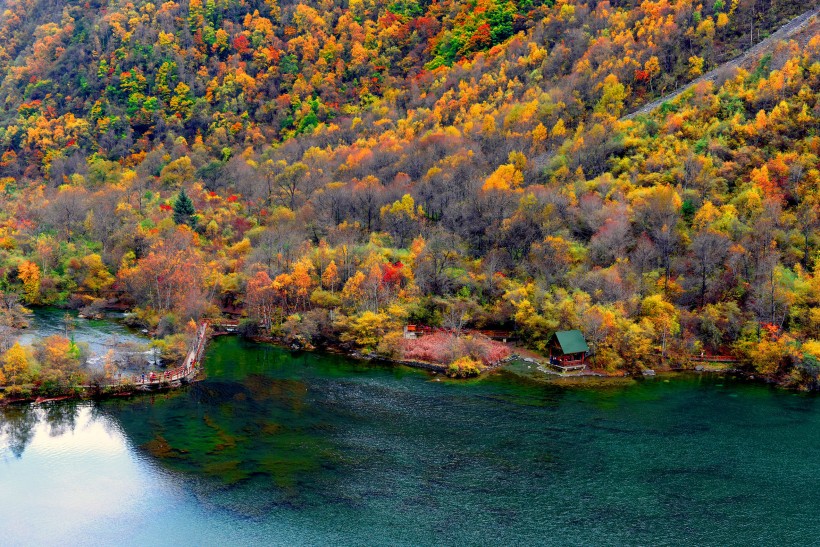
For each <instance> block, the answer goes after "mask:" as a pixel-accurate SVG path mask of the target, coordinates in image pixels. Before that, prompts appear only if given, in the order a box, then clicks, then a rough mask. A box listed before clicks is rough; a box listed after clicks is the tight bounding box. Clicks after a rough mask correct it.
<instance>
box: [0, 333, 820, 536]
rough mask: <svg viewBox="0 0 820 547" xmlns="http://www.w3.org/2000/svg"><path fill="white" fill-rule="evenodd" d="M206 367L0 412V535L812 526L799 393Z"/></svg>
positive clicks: (714, 530) (754, 531) (230, 359)
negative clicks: (76, 399) (120, 396)
mask: <svg viewBox="0 0 820 547" xmlns="http://www.w3.org/2000/svg"><path fill="white" fill-rule="evenodd" d="M206 367H207V373H208V378H207V380H206V381H204V382H202V383H200V384H197V385H195V386H192V387H190V388H187V389H183V390H179V391H174V392H170V393H165V394H153V395H146V396H139V397H135V398H133V399H128V400H109V401H103V402H101V403H87V402H81V403H56V404H50V405H43V406H26V407H10V408H5V409H0V492H3V494H4V495H3V496H0V529H2V530H3V532H4V534H6V535H5V536H4V537H3V542H4V543H6V542H8V543H11V544H32V543H43V542H46V543H55V542H57V541H58V540H59V539H60V538H64V537H81V536H66V535H65V534H66V533H67V532H66V529H68V533H71V532H72V531H73V532H74V533H77V534H82V533H83V532H82V530H89V529H94V526H95V525H97V526H99V524H98V523H100V522H105V526H104V527H100V529H99V530H98V531H97V532H98V535H95V536H94V537H93V538H92V539H90V540H89V543H92V542H93V543H116V542H118V541H120V542H122V539H123V538H126V539H127V540H129V541H127V543H139V544H143V543H144V544H155V543H164V544H168V543H174V542H177V543H180V542H181V543H185V544H192V543H195V544H199V543H203V544H258V543H271V542H274V543H281V544H288V545H292V544H334V545H337V544H338V545H342V544H373V543H380V544H390V545H401V544H486V543H491V544H502V545H506V544H543V543H557V544H570V543H571V544H599V543H605V542H607V541H608V542H610V543H613V544H622V543H641V544H670V543H682V542H683V541H684V540H685V541H687V542H689V543H711V544H714V543H735V542H752V541H753V540H754V539H755V538H758V539H759V537H764V535H765V537H767V538H769V539H770V540H771V543H773V544H786V543H790V542H792V543H793V542H794V539H795V538H796V537H797V538H799V537H800V536H799V535H798V534H802V537H810V536H809V535H808V534H810V533H813V532H816V531H817V530H813V528H818V527H819V526H818V525H817V524H815V522H816V519H814V518H813V513H812V511H813V507H816V506H817V505H818V504H820V494H818V493H817V492H816V491H815V489H811V488H805V485H806V484H813V481H814V479H815V477H816V476H817V473H818V472H820V464H818V463H817V462H820V408H819V407H818V404H817V403H818V401H817V399H815V398H811V397H802V396H793V395H791V394H788V393H784V392H780V391H770V390H768V389H767V388H765V387H760V386H750V385H747V384H743V383H737V382H733V381H732V380H731V379H726V380H711V381H710V380H709V379H707V378H703V379H701V378H696V377H694V378H688V377H680V378H679V379H678V380H676V381H673V382H670V383H665V382H664V381H663V380H662V379H658V380H649V381H645V382H632V383H628V384H623V385H618V386H615V387H611V388H608V389H592V388H590V387H583V388H569V387H564V388H555V387H551V386H548V385H544V384H542V383H539V382H537V381H534V380H532V379H521V378H520V376H518V375H512V374H499V375H495V376H492V377H490V378H486V379H482V380H480V381H476V382H449V381H441V382H437V381H435V380H433V379H431V378H430V377H429V376H427V375H425V374H423V373H418V372H415V371H409V370H406V369H394V368H378V367H372V366H362V365H361V364H360V363H357V362H353V361H348V360H346V359H343V358H339V357H331V356H319V355H310V356H300V358H299V359H294V358H293V357H292V356H291V354H289V353H287V352H284V351H281V350H276V349H272V348H268V347H266V346H248V345H244V344H243V343H242V342H240V341H239V340H236V339H220V340H215V341H214V342H213V343H212V344H211V346H210V347H209V351H208V357H207V362H206ZM717 384H720V385H717ZM732 394H734V395H737V397H730V395H732ZM752 425H753V427H752ZM773 461H774V462H777V463H778V465H776V466H773V465H772V463H771V462H773ZM6 493H9V494H8V495H6ZM692 507H697V508H698V510H697V511H691V510H689V509H691V508H692ZM771 507H778V508H779V509H780V510H779V511H777V512H773V511H771ZM109 531H110V533H109ZM105 534H108V535H105ZM767 534H768V535H767ZM117 535H119V536H117ZM271 538H273V539H271ZM92 540H93V541H92ZM602 540H603V541H602Z"/></svg>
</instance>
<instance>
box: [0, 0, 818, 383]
mask: <svg viewBox="0 0 820 547" xmlns="http://www.w3.org/2000/svg"><path fill="white" fill-rule="evenodd" d="M39 5H40V4H39V3H36V2H28V1H24V0H20V1H15V2H10V3H9V8H8V11H7V16H5V17H4V18H3V20H2V21H0V32H2V33H3V35H4V36H9V37H10V38H9V40H8V43H6V44H4V47H3V49H2V50H0V66H2V70H3V74H4V78H3V81H2V84H0V103H2V104H3V113H2V114H0V149H1V151H2V158H1V159H0V188H1V189H2V191H0V209H1V210H2V213H0V275H2V276H3V278H4V283H5V285H4V286H5V287H6V288H7V290H8V292H14V293H16V294H19V297H20V298H21V299H22V302H23V303H24V304H26V305H41V304H60V305H71V306H74V307H84V308H86V309H87V310H88V312H89V313H92V312H93V311H94V310H95V309H100V308H101V307H103V306H108V305H114V304H116V305H120V306H124V307H127V308H132V309H133V310H134V312H135V313H134V315H133V316H132V321H133V322H134V324H139V325H140V326H141V327H143V328H147V329H151V330H153V331H154V332H156V333H158V334H160V335H168V336H172V337H173V336H179V333H181V332H183V331H184V329H185V325H187V324H189V321H190V320H191V319H199V318H202V317H218V316H220V315H223V314H225V313H228V314H235V315H241V316H242V317H243V324H242V325H240V329H241V330H242V331H243V332H246V333H248V334H251V335H253V334H256V335H259V334H261V335H263V336H275V337H279V338H282V339H285V340H288V341H290V342H291V343H296V344H299V345H301V346H303V347H304V346H309V345H318V344H323V343H328V342H333V343H342V344H347V345H349V346H350V347H355V348H364V349H365V350H366V351H372V352H376V353H380V354H382V355H385V356H390V357H391V358H397V359H407V358H412V357H413V356H414V355H419V354H425V355H426V356H428V357H431V358H435V359H440V360H442V361H443V362H445V364H453V365H454V366H455V367H456V369H459V370H461V369H462V368H463V369H465V370H467V369H469V370H472V368H477V367H479V366H480V365H481V364H487V363H489V362H492V359H493V353H494V352H495V353H497V352H498V350H497V349H496V348H494V347H493V346H492V344H489V343H487V342H485V341H484V340H483V339H482V338H481V337H480V336H478V335H476V334H474V333H472V332H471V330H474V329H495V330H503V331H508V332H510V334H511V336H512V335H514V336H516V337H517V338H519V339H520V340H521V343H522V344H525V345H527V346H529V347H530V348H533V349H535V350H537V351H543V350H544V349H545V344H546V342H547V340H548V339H549V336H550V335H551V334H552V333H553V332H554V331H556V330H561V329H575V328H577V329H580V330H582V331H583V332H584V334H585V336H586V338H587V341H588V343H589V346H590V349H591V362H592V364H593V366H594V367H596V368H598V369H601V370H606V371H610V372H616V371H632V372H636V371H639V370H641V369H643V368H646V367H659V366H675V365H680V364H686V363H688V361H689V358H690V357H692V356H699V355H704V356H706V357H708V356H709V355H722V356H734V357H736V358H738V359H740V360H741V361H742V364H743V365H744V366H747V367H749V369H750V370H754V371H755V372H756V373H758V374H766V375H771V376H775V377H779V378H785V379H788V381H790V382H793V383H795V384H800V385H804V386H814V385H815V383H816V376H817V370H818V369H817V366H816V365H817V359H818V358H820V342H818V340H820V330H819V329H820V314H818V313H817V310H816V308H817V304H818V300H819V299H820V277H818V275H817V274H816V273H815V271H816V261H817V258H818V254H817V246H818V243H820V241H818V239H817V236H816V233H815V232H816V229H817V227H818V225H820V209H818V207H820V198H819V197H818V194H817V191H816V189H817V184H818V177H820V175H818V173H820V160H819V159H818V154H820V150H819V148H820V139H818V136H817V128H818V124H817V121H818V117H820V113H819V112H820V101H819V100H818V97H817V95H816V93H815V92H814V91H813V90H815V89H817V88H818V86H820V81H818V78H820V68H818V67H820V42H818V39H816V38H812V36H813V33H814V32H815V30H816V27H814V26H812V27H811V28H810V30H809V31H807V32H806V35H805V36H804V37H803V38H805V40H803V41H802V42H800V43H798V42H791V43H784V44H782V45H780V46H779V47H778V48H777V49H776V51H774V52H772V53H771V54H768V55H766V56H764V57H762V58H761V59H760V60H759V63H758V65H757V67H756V68H755V69H754V70H751V71H745V70H738V71H737V72H736V74H735V75H734V76H731V77H730V78H728V79H727V80H726V81H725V82H719V83H718V84H715V85H713V84H710V83H705V84H703V85H700V86H698V87H697V88H696V89H695V90H693V91H691V92H688V93H687V94H685V95H684V96H683V97H682V98H681V99H679V100H677V101H676V102H674V103H673V104H668V105H664V107H663V108H662V109H660V111H658V112H656V113H653V114H651V115H646V116H642V117H639V118H638V119H635V120H629V121H624V120H620V119H619V118H620V116H621V115H622V114H624V113H626V112H627V111H628V110H629V109H631V108H633V107H636V106H640V105H641V104H644V103H645V102H647V101H648V100H650V99H652V98H654V97H656V96H658V95H660V94H662V93H663V92H665V91H670V90H672V89H673V88H674V87H675V86H677V85H679V84H680V83H682V82H684V81H687V80H689V79H691V78H694V77H696V76H697V75H699V74H700V73H702V72H703V71H705V70H708V69H709V68H710V67H713V66H715V65H716V64H717V63H719V62H721V61H723V60H726V59H727V58H730V57H731V56H733V55H734V54H735V53H737V52H739V51H740V50H741V49H742V48H743V47H745V46H746V44H747V43H749V42H754V41H756V40H757V39H758V38H760V37H762V36H765V35H766V34H767V33H768V32H770V31H771V30H773V29H774V28H776V26H777V25H778V24H780V23H782V22H784V21H786V20H788V19H789V17H791V16H793V15H796V14H797V13H799V12H800V11H801V10H803V9H808V7H809V6H808V5H807V3H805V2H794V1H791V2H789V1H783V0H781V1H776V0H772V1H766V2H759V1H756V2H745V1H731V2H728V1H727V2H722V1H718V2H714V3H709V4H708V5H696V4H694V3H692V2H690V1H666V0H662V1H659V2H642V3H637V2H626V3H618V5H617V6H613V5H611V4H610V3H608V2H578V1H573V0H563V1H559V2H539V1H534V2H532V1H527V2H507V3H502V2H483V1H482V2H477V3H475V2H473V3H468V2H456V1H449V2H443V3H427V2H421V3H412V5H411V3H404V2H394V3H389V4H388V3H382V2H358V1H357V2H351V3H350V4H349V5H348V4H344V5H342V4H337V3H334V2H332V1H329V2H324V3H317V2H303V3H299V4H281V5H280V4H279V3H277V2H276V1H274V0H268V1H266V2H247V1H237V2H234V1H208V2H206V3H203V2H199V1H198V0H192V1H191V2H184V1H183V2H167V3H164V4H162V5H155V4H152V3H148V2H142V1H138V2H131V3H120V2H103V3H100V2H97V3H92V5H91V7H92V8H94V9H87V8H84V7H81V6H79V5H74V4H69V3H65V4H63V3H60V2H56V3H55V5H54V6H52V7H51V8H49V9H46V10H43V9H39V8H37V6H39ZM812 5H814V3H812ZM55 6H59V9H57V8H55ZM98 8H105V9H98ZM750 29H751V34H750V32H749V30H750ZM802 46H805V47H802ZM408 323H412V324H420V325H429V326H440V327H443V328H444V329H446V330H447V331H448V332H450V333H455V335H456V336H455V337H450V336H448V337H445V338H446V339H442V338H427V339H425V337H422V338H419V339H418V340H415V341H410V340H407V339H405V337H404V336H403V329H404V327H405V325H407V324H408ZM178 340H179V338H177V342H178ZM169 341H170V343H171V344H173V343H174V342H173V341H174V338H170V339H169ZM437 345H438V346H439V347H435V346H437ZM484 346H486V347H484Z"/></svg>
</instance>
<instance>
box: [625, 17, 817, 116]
mask: <svg viewBox="0 0 820 547" xmlns="http://www.w3.org/2000/svg"><path fill="white" fill-rule="evenodd" d="M818 14H820V7H816V8H814V9H811V10H809V11H807V12H806V13H803V14H802V15H798V16H797V17H795V18H794V19H792V20H791V21H789V22H788V23H786V24H785V25H783V26H782V27H780V28H779V29H777V30H776V31H775V32H773V33H772V34H771V36H769V37H768V38H766V39H765V40H762V41H761V42H758V43H757V44H755V45H754V46H752V47H751V48H749V49H747V50H746V51H744V52H743V53H741V54H740V55H738V56H737V57H735V58H734V59H732V60H731V61H727V62H725V63H723V64H722V65H720V66H718V67H717V68H714V69H712V70H710V71H709V72H707V73H706V74H704V75H703V76H701V77H699V78H697V79H695V80H692V81H691V82H689V83H688V84H686V85H684V86H682V87H680V88H679V89H678V90H677V91H674V92H672V93H669V94H668V95H665V96H663V97H661V98H660V99H657V100H654V101H652V102H651V103H647V104H645V105H644V106H642V107H641V108H639V109H638V110H635V111H634V112H631V113H629V114H627V115H626V116H624V117H623V118H621V119H622V120H630V119H632V118H634V117H635V116H638V115H640V114H648V113H649V112H651V111H653V110H655V109H656V108H658V107H659V106H661V105H662V104H663V103H665V102H668V101H671V100H674V99H676V98H677V97H678V96H680V95H681V94H682V93H684V92H685V91H687V90H689V89H691V88H692V87H693V86H696V85H697V84H699V83H701V82H706V81H712V82H714V81H716V80H717V79H718V78H719V77H720V76H721V75H727V76H728V75H730V74H731V71H733V70H734V69H736V68H739V67H742V66H744V65H745V64H746V63H747V62H749V61H754V60H756V59H757V56H758V55H759V54H761V53H764V52H767V51H769V50H772V49H774V46H775V45H777V43H778V42H780V41H782V40H788V39H790V38H792V37H794V36H795V35H797V34H798V33H800V32H801V31H803V30H804V29H805V28H806V27H808V25H809V23H811V22H812V19H813V18H814V17H815V16H816V15H818Z"/></svg>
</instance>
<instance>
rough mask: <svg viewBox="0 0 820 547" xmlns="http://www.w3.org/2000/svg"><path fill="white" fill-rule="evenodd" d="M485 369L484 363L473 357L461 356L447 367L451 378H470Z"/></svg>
mask: <svg viewBox="0 0 820 547" xmlns="http://www.w3.org/2000/svg"><path fill="white" fill-rule="evenodd" d="M483 369H484V367H483V365H482V364H481V363H480V362H479V361H476V360H475V359H473V358H472V357H461V358H459V359H456V360H455V361H453V362H452V363H450V366H448V367H447V376H450V377H451V378H470V377H472V376H478V375H479V374H481V371H482V370H483Z"/></svg>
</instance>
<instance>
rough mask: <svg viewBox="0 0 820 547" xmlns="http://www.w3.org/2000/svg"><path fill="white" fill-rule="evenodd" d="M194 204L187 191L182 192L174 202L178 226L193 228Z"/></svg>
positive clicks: (175, 219) (175, 220) (175, 218)
mask: <svg viewBox="0 0 820 547" xmlns="http://www.w3.org/2000/svg"><path fill="white" fill-rule="evenodd" d="M194 213H196V209H194V202H193V201H191V198H189V197H188V194H186V193H185V189H184V188H183V189H182V190H180V192H179V195H178V196H177V199H176V201H175V202H174V222H176V223H177V224H187V225H188V226H193V222H194Z"/></svg>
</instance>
